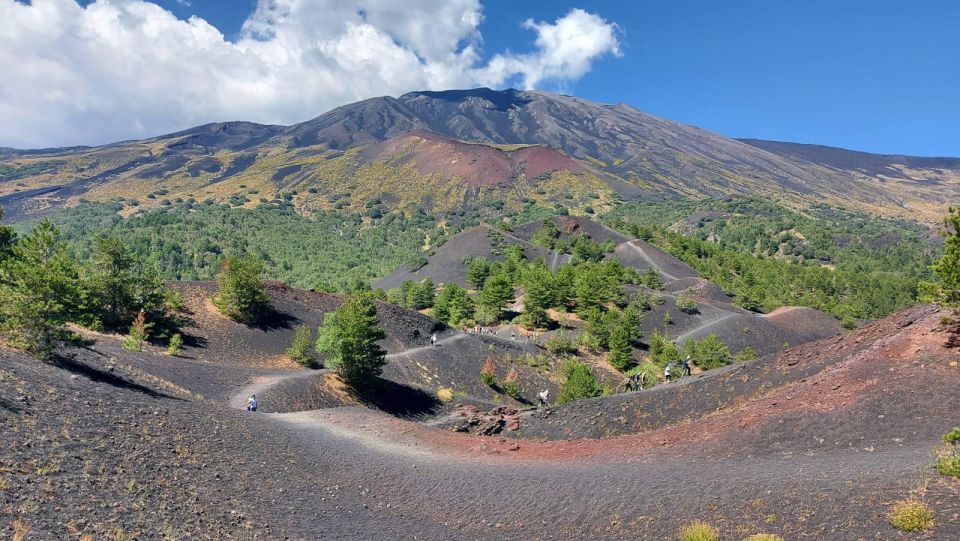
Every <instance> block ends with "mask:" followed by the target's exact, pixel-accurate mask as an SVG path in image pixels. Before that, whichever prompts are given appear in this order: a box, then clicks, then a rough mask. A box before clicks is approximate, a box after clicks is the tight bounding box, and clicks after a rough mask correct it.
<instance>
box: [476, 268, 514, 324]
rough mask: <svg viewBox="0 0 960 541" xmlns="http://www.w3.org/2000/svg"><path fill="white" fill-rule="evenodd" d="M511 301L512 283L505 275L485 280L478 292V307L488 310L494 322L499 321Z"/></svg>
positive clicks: (497, 275)
mask: <svg viewBox="0 0 960 541" xmlns="http://www.w3.org/2000/svg"><path fill="white" fill-rule="evenodd" d="M512 301H513V283H512V282H511V281H510V278H509V277H508V276H507V275H506V274H496V275H493V276H490V277H489V278H487V281H486V282H484V284H483V291H482V292H480V305H481V306H483V307H484V308H486V309H487V310H489V312H490V314H491V315H492V316H493V318H494V320H495V321H496V320H499V319H500V316H501V315H502V313H503V308H504V307H505V306H506V305H507V303H509V302H512Z"/></svg>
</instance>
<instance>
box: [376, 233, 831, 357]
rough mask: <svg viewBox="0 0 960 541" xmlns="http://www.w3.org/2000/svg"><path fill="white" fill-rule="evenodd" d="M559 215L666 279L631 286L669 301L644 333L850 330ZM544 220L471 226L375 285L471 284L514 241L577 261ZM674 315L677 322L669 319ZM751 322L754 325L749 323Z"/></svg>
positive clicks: (800, 336)
mask: <svg viewBox="0 0 960 541" xmlns="http://www.w3.org/2000/svg"><path fill="white" fill-rule="evenodd" d="M551 221H553V222H554V224H555V225H556V226H557V229H558V231H559V232H560V233H561V237H560V239H561V240H563V241H568V240H569V239H570V238H571V237H572V236H576V235H582V236H585V237H587V238H589V239H591V240H593V241H594V242H597V243H604V242H611V243H612V244H613V245H614V246H615V248H614V249H613V251H612V252H610V253H609V254H608V255H607V257H612V258H616V259H617V260H618V261H620V262H621V263H622V264H623V265H624V266H626V267H629V268H633V269H636V270H637V271H638V272H640V273H643V272H644V271H646V270H647V269H649V268H652V269H653V270H655V271H656V272H657V274H658V275H659V276H660V277H661V280H662V281H663V285H664V287H663V290H662V291H653V290H650V289H648V288H646V287H644V286H632V285H631V286H626V287H625V288H624V291H625V292H626V293H628V294H629V295H636V294H640V295H647V296H650V297H659V298H660V299H661V300H662V301H663V302H660V303H653V304H652V305H651V306H650V310H649V312H647V314H646V316H645V317H644V318H643V322H642V324H641V330H642V332H643V335H644V336H650V335H651V334H652V333H654V332H657V331H659V332H663V333H665V334H666V335H668V336H670V338H671V339H674V340H676V341H677V342H678V343H683V342H684V341H686V340H688V339H691V338H696V339H700V338H703V337H705V336H708V335H710V334H717V335H718V336H719V337H720V338H721V339H722V340H723V341H724V343H726V344H727V345H728V346H729V347H730V348H731V350H732V351H739V350H741V349H743V348H746V347H750V348H752V349H754V350H755V351H756V352H757V353H759V354H761V355H767V354H770V353H776V352H778V351H780V350H781V349H782V348H783V344H784V343H785V342H787V343H790V344H794V345H797V344H802V343H805V342H809V341H811V340H818V339H820V338H824V337H826V336H832V335H834V334H839V333H841V332H843V328H842V327H841V326H840V323H839V322H838V321H837V320H836V318H834V317H832V316H830V315H829V314H826V313H824V312H820V311H818V310H814V309H811V308H802V307H796V306H794V307H782V308H781V309H779V310H776V311H774V312H771V313H770V314H763V315H762V314H757V313H755V312H750V311H748V310H744V309H743V308H740V307H738V306H736V305H734V303H733V298H732V297H730V296H729V295H727V294H726V293H724V291H723V289H722V288H720V287H719V286H717V285H716V284H714V283H712V282H710V281H708V280H706V279H705V278H702V277H701V276H700V275H699V274H698V273H697V271H696V270H694V269H693V268H691V267H690V266H689V265H687V264H686V263H684V262H683V261H681V260H679V259H677V258H676V257H674V256H672V255H670V254H668V253H666V252H664V251H663V250H661V249H660V248H657V247H656V246H654V245H652V244H650V243H648V242H645V241H643V240H640V239H631V238H629V237H627V236H624V235H622V234H620V233H618V232H616V231H614V230H612V229H609V228H607V227H605V226H603V225H601V224H599V223H596V222H593V221H591V220H588V219H585V218H582V217H573V216H564V217H557V218H553V219H552V220H551ZM542 226H543V222H533V223H529V224H524V225H520V226H517V227H516V228H514V229H513V231H512V232H506V231H499V230H497V229H495V228H492V227H490V226H485V225H483V226H478V227H474V228H471V229H467V230H466V231H463V232H461V233H459V234H458V235H456V236H454V237H452V238H450V239H449V240H447V242H446V243H445V244H444V245H443V246H441V247H439V248H437V249H436V252H435V253H434V254H432V255H431V256H430V257H428V258H427V261H426V264H425V265H423V266H422V267H420V268H418V269H416V270H410V269H398V270H397V271H395V272H394V273H392V274H390V275H388V276H386V277H384V278H383V279H381V280H380V281H378V282H376V283H375V284H374V286H375V287H379V288H384V289H395V288H399V287H400V286H401V285H402V284H403V282H404V281H405V280H413V281H415V282H419V281H421V280H424V279H428V278H429V279H430V280H432V281H433V282H434V283H435V284H451V283H456V284H459V285H461V286H466V287H470V286H469V285H468V281H467V265H466V262H468V261H470V260H471V259H473V258H475V257H484V258H487V259H489V260H491V261H502V260H503V259H504V252H505V249H506V247H507V246H509V245H514V244H515V245H519V246H521V247H523V249H524V255H525V256H526V257H527V259H529V260H531V261H532V260H534V259H538V258H542V259H543V261H544V262H545V263H546V264H547V265H548V266H549V267H550V268H551V269H552V270H556V269H557V268H559V267H560V266H562V265H564V264H567V263H569V262H570V255H568V254H566V253H563V252H558V251H555V250H551V249H549V248H545V247H543V246H538V245H536V244H534V243H533V242H532V241H533V237H534V234H535V233H536V232H537V230H539V229H540V228H541V227H542ZM679 297H685V298H691V299H695V301H696V302H697V303H698V306H699V308H698V309H697V311H696V312H695V313H686V312H684V311H682V310H680V309H679V308H678V307H677V299H678V298H679ZM665 317H667V319H666V321H669V322H670V323H669V324H665V323H664V321H665ZM744 329H746V331H745V330H744Z"/></svg>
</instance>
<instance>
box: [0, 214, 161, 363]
mask: <svg viewBox="0 0 960 541" xmlns="http://www.w3.org/2000/svg"><path fill="white" fill-rule="evenodd" d="M0 216H2V209H0ZM179 307H180V301H179V299H178V297H177V295H175V294H174V293H173V292H171V291H170V290H169V289H167V288H166V287H165V285H164V283H163V281H162V280H161V279H160V277H159V275H158V274H157V273H156V271H155V270H154V269H153V268H152V267H151V266H149V265H146V264H145V263H144V262H143V261H142V260H140V259H139V258H137V257H135V256H133V255H132V254H131V252H130V250H129V249H128V248H127V247H126V246H125V245H124V244H123V242H122V241H120V240H119V239H118V238H116V237H109V236H107V237H99V238H97V239H96V243H95V245H94V247H93V250H92V253H91V254H90V257H89V258H88V259H87V261H86V262H84V263H83V264H81V263H79V262H77V260H76V259H75V258H73V257H71V256H70V254H68V253H67V250H66V246H65V244H64V243H63V242H62V240H61V238H60V232H59V230H58V228H57V227H55V226H54V225H53V224H51V223H50V222H49V221H47V220H44V221H41V222H40V223H39V224H37V225H36V227H34V228H33V230H32V231H30V232H29V233H28V234H26V235H23V236H17V235H16V234H14V232H13V230H12V229H11V228H9V227H0V328H2V330H3V332H4V336H5V339H6V342H7V343H8V344H10V345H13V346H16V347H19V348H21V349H24V350H26V351H28V352H29V353H31V354H32V355H34V356H36V357H37V358H40V359H43V360H48V359H50V358H51V357H52V356H53V354H54V352H55V350H56V347H57V346H58V344H60V343H63V342H70V341H73V340H75V338H76V337H75V336H73V335H72V334H71V333H69V332H68V331H67V328H66V325H67V324H68V323H75V324H78V325H80V326H83V327H87V328H90V329H94V330H107V331H121V332H124V331H127V330H128V329H132V330H133V331H134V332H136V333H138V336H139V339H140V340H146V339H148V338H156V339H158V340H167V339H169V338H170V337H171V336H173V335H174V334H175V332H176V330H177V328H178V326H179V325H180V319H179V315H178V311H179ZM151 332H152V333H153V336H149V333H151Z"/></svg>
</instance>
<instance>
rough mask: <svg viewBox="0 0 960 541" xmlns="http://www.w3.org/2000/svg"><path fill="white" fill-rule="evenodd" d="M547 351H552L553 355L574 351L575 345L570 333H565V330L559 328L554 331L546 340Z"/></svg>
mask: <svg viewBox="0 0 960 541" xmlns="http://www.w3.org/2000/svg"><path fill="white" fill-rule="evenodd" d="M546 346H547V351H549V352H550V353H553V354H554V355H564V354H567V353H576V352H577V347H576V345H574V343H573V339H572V338H570V335H569V334H567V331H564V330H560V331H557V332H556V333H554V335H553V336H551V337H550V338H549V339H548V340H547V344H546Z"/></svg>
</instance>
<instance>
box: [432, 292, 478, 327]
mask: <svg viewBox="0 0 960 541" xmlns="http://www.w3.org/2000/svg"><path fill="white" fill-rule="evenodd" d="M431 315H432V316H433V317H434V318H435V319H438V320H440V321H443V322H444V323H449V324H451V325H459V324H460V323H461V322H462V321H464V320H467V319H471V318H473V316H474V304H473V299H471V298H470V295H469V294H467V290H466V289H463V288H462V287H461V286H459V285H457V284H447V285H446V286H444V287H443V290H441V291H440V294H439V295H437V297H436V299H435V300H434V303H433V311H432V312H431Z"/></svg>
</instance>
